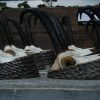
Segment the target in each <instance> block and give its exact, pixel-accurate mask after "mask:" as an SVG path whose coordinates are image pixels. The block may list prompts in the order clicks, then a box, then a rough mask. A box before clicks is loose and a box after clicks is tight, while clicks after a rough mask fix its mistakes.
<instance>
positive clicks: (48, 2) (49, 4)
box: [42, 0, 57, 7]
mask: <svg viewBox="0 0 100 100" xmlns="http://www.w3.org/2000/svg"><path fill="white" fill-rule="evenodd" d="M42 1H44V2H46V3H47V5H48V7H52V1H53V2H57V0H42Z"/></svg>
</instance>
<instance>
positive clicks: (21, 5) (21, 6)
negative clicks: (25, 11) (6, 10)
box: [17, 1, 30, 8]
mask: <svg viewBox="0 0 100 100" xmlns="http://www.w3.org/2000/svg"><path fill="white" fill-rule="evenodd" d="M17 7H18V8H30V5H29V4H28V2H27V1H24V2H22V3H19V4H18V5H17Z"/></svg>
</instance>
